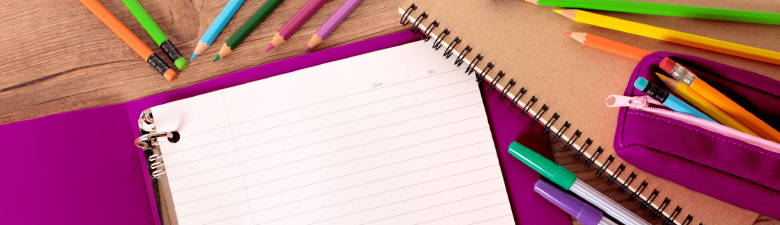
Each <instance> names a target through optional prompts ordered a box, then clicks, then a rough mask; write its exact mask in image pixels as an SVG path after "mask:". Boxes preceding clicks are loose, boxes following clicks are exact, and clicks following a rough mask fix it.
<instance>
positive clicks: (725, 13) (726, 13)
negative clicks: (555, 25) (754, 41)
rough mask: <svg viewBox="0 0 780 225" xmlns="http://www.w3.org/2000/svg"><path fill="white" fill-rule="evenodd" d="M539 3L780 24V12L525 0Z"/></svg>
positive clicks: (621, 0) (613, 0) (611, 0)
mask: <svg viewBox="0 0 780 225" xmlns="http://www.w3.org/2000/svg"><path fill="white" fill-rule="evenodd" d="M525 1H526V2H530V3H534V4H537V5H546V6H555V7H563V8H577V9H593V10H605V11H615V12H627V13H639V14H648V15H660V16H678V17H688V18H698V19H710V20H723V21H735V22H745V23H763V24H773V25H780V14H778V13H772V12H761V11H749V10H738V9H724V8H712V7H701V6H690V5H677V4H665V3H657V2H643V1H625V0H525Z"/></svg>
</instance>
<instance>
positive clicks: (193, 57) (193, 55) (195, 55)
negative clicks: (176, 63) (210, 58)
mask: <svg viewBox="0 0 780 225" xmlns="http://www.w3.org/2000/svg"><path fill="white" fill-rule="evenodd" d="M195 57H198V54H192V57H190V62H192V60H195Z"/></svg>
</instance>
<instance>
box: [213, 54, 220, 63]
mask: <svg viewBox="0 0 780 225" xmlns="http://www.w3.org/2000/svg"><path fill="white" fill-rule="evenodd" d="M217 60H219V54H217V57H216V58H214V61H212V62H216V61H217Z"/></svg>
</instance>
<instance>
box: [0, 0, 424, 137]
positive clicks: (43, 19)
mask: <svg viewBox="0 0 780 225" xmlns="http://www.w3.org/2000/svg"><path fill="white" fill-rule="evenodd" d="M100 2H101V3H102V4H103V5H104V6H105V7H106V8H107V9H108V10H109V11H111V12H112V13H113V14H114V15H115V16H116V17H117V18H118V19H119V20H120V21H122V22H123V23H124V24H125V25H126V26H127V27H128V28H130V30H131V31H133V33H135V34H136V35H137V36H138V37H139V38H140V39H141V40H143V41H144V42H145V43H146V44H147V45H149V46H150V47H151V48H152V49H153V50H154V51H155V53H156V54H157V55H158V56H159V57H160V58H162V59H163V60H164V61H165V62H167V63H168V65H169V66H171V67H173V62H171V60H170V59H169V58H168V57H167V56H166V55H165V54H164V53H163V52H162V50H161V49H160V47H157V46H156V44H155V43H154V41H153V40H152V38H151V37H150V36H149V35H148V34H147V33H146V31H145V30H144V29H143V27H141V25H140V24H139V23H138V22H137V21H136V19H135V17H133V15H132V14H131V13H130V11H129V10H128V9H127V8H126V7H125V6H124V4H123V3H122V1H120V0H100ZM140 2H141V4H142V5H143V6H144V8H145V9H146V10H147V11H148V12H149V15H151V16H152V18H153V19H154V20H155V21H156V22H157V24H158V25H159V26H160V28H161V29H162V30H163V31H164V32H165V34H166V35H167V36H168V38H169V39H170V40H171V42H172V43H173V44H174V45H175V46H176V48H177V49H178V50H179V52H181V53H182V55H184V56H185V58H188V59H189V57H190V56H191V55H192V52H193V50H194V48H195V45H196V43H197V41H198V40H199V39H200V36H201V35H203V33H204V32H205V31H206V29H207V28H208V26H209V25H210V24H211V22H212V21H213V20H214V18H216V17H217V14H219V12H220V11H221V10H222V8H223V7H224V5H225V3H227V0H216V1H203V0H192V1H190V0H166V1H155V0H144V1H140ZM264 2H265V1H246V2H245V3H244V4H243V5H242V6H241V8H239V10H238V11H237V12H236V14H235V15H234V16H233V18H232V19H231V20H230V22H228V24H227V25H226V26H225V28H224V30H223V31H222V33H221V34H220V35H219V36H218V37H217V39H216V40H215V41H214V43H213V44H212V46H210V47H209V48H208V49H207V50H206V51H205V52H204V53H203V54H201V55H200V56H199V57H198V58H197V60H196V61H195V62H192V63H191V64H190V65H189V67H188V68H187V69H185V70H184V71H179V77H178V79H176V80H174V81H173V82H167V81H166V80H165V79H164V78H163V77H162V76H161V75H160V74H158V73H157V71H156V70H154V69H153V68H151V66H149V64H148V63H146V61H144V60H143V59H141V58H140V57H139V56H138V55H137V54H136V53H135V52H133V50H132V49H130V47H128V46H127V45H126V44H125V43H124V42H122V40H121V39H119V38H118V37H117V36H116V35H115V34H114V33H113V32H112V31H111V30H110V29H108V27H106V25H104V24H103V23H102V22H101V21H100V20H98V18H97V17H95V16H94V15H93V14H92V13H91V12H90V11H89V10H88V9H87V8H86V7H84V6H83V5H82V4H81V3H80V2H79V1H75V0H74V1H43V0H32V1H2V2H0V8H2V9H3V10H0V18H3V19H2V20H0V27H2V28H3V31H0V52H3V53H6V54H8V53H14V54H9V55H7V58H5V59H4V62H3V63H2V64H0V71H2V72H0V74H2V76H0V77H1V80H0V124H6V123H11V122H15V121H20V120H26V119H32V118H37V117H41V116H45V115H51V114H57V113H62V112H68V111H74V110H79V109H85V108H92V107H97V106H104V105H111V104H117V103H123V102H127V101H131V100H135V99H140V98H144V97H147V96H150V95H154V94H158V93H162V92H167V91H171V90H175V89H178V88H182V87H186V86H189V85H192V84H196V83H199V82H202V81H205V80H209V79H212V78H215V77H219V76H222V75H225V74H229V73H232V72H236V71H240V70H244V69H248V68H252V67H256V66H259V65H263V64H266V63H269V62H274V61H278V60H281V59H286V58H291V57H294V56H297V55H301V54H304V51H303V49H304V48H305V47H306V43H308V42H309V39H310V38H311V36H312V35H313V34H314V31H316V30H317V28H319V26H320V25H321V24H322V23H323V22H324V21H325V20H326V19H327V18H328V17H329V16H330V15H331V14H333V12H334V11H336V9H337V8H338V7H339V6H340V5H341V4H342V3H343V1H328V2H327V3H325V5H324V6H323V7H322V8H321V9H320V10H319V11H318V12H317V13H316V14H314V16H313V17H312V18H311V19H310V20H309V21H307V22H306V23H305V24H304V25H303V27H301V29H300V30H298V32H296V33H295V35H293V36H292V37H291V38H290V39H289V40H288V41H287V42H286V43H284V44H283V45H281V46H280V47H277V48H275V49H273V50H271V51H270V52H268V53H264V51H265V49H266V47H268V43H270V42H271V38H272V37H273V35H274V34H275V33H276V31H277V30H278V29H279V28H280V27H282V25H284V23H285V22H287V20H289V19H290V17H292V16H293V14H295V12H297V11H298V9H300V8H301V7H302V6H303V4H304V3H306V0H287V1H285V2H284V3H282V4H281V5H280V6H279V8H277V9H276V10H275V11H274V12H273V13H272V14H271V15H270V16H269V17H268V18H267V19H266V20H265V21H264V22H263V23H262V24H261V25H260V26H259V27H258V28H257V29H255V31H254V32H253V33H252V34H251V35H250V36H249V37H248V38H247V39H246V40H245V41H244V42H243V43H242V44H241V45H240V46H239V47H238V48H237V49H236V50H235V51H233V53H232V54H230V55H228V56H226V57H225V58H222V59H220V60H219V61H217V62H212V60H213V59H214V57H215V56H216V54H217V52H218V51H219V48H220V47H221V46H222V44H224V43H225V41H227V39H228V38H229V37H230V35H231V34H233V33H234V32H235V31H236V30H237V29H238V28H239V27H240V26H241V24H243V23H244V22H245V21H246V20H247V19H248V18H249V16H251V15H252V14H253V13H254V12H255V10H257V9H258V8H259V7H260V5H262V3H264ZM400 5H401V1H400V0H366V1H364V2H363V3H361V4H360V6H359V7H358V8H357V9H356V10H355V11H354V12H352V14H350V15H349V17H347V19H346V20H344V22H343V23H342V24H341V25H340V26H339V27H338V28H337V29H336V30H335V31H334V32H333V34H332V35H330V37H329V38H328V39H326V40H324V41H323V42H322V43H321V44H320V45H318V46H317V47H316V48H315V49H314V50H317V49H323V48H331V47H335V46H341V45H345V44H349V43H354V42H358V41H362V40H366V39H370V38H374V37H378V36H382V35H386V34H390V33H395V32H398V31H401V30H406V29H409V27H401V26H400V25H399V23H398V21H399V19H400V16H399V15H398V13H397V8H398V6H400ZM20 12H25V13H20ZM174 68H175V67H174Z"/></svg>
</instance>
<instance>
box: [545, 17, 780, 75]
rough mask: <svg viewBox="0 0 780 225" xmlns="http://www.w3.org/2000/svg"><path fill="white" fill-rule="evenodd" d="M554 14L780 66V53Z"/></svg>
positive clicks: (614, 20) (628, 24) (607, 20)
mask: <svg viewBox="0 0 780 225" xmlns="http://www.w3.org/2000/svg"><path fill="white" fill-rule="evenodd" d="M554 11H555V12H557V13H559V14H561V15H563V16H565V17H567V18H569V19H572V20H574V21H577V22H580V23H586V24H590V25H594V26H599V27H604V28H608V29H613V30H617V31H623V32H626V33H631V34H636V35H640V36H645V37H649V38H655V39H658V40H662V41H669V42H674V43H678V44H683V45H687V46H691V47H696V48H701V49H706V50H710V51H715V52H720V53H724V54H729V55H735V56H739V57H744V58H748V59H753V60H758V61H762V62H768V63H773V64H777V65H780V52H775V51H770V50H766V49H760V48H756V47H750V46H746V45H741V44H737V43H732V42H728V41H722V40H717V39H712V38H708V37H704V36H699V35H695V34H689V33H685V32H680V31H676V30H670V29H666V28H661V27H656V26H651V25H647V24H643V23H637V22H633V21H628V20H624V19H618V18H615V17H610V16H605V15H600V14H596V13H592V12H588V11H584V10H578V9H564V10H561V9H556V10H554Z"/></svg>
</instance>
